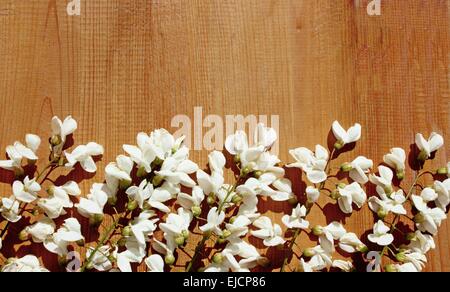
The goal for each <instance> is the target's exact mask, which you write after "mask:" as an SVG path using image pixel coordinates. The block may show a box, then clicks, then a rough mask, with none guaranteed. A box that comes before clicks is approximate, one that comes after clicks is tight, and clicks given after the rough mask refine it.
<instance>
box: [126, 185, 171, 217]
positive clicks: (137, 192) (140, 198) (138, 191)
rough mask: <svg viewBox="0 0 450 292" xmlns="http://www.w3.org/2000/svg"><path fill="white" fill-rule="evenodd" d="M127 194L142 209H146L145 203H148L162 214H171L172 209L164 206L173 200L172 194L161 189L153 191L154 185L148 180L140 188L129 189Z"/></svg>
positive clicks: (132, 187)
mask: <svg viewBox="0 0 450 292" xmlns="http://www.w3.org/2000/svg"><path fill="white" fill-rule="evenodd" d="M126 193H127V195H128V197H129V199H130V200H135V201H136V202H137V203H138V205H139V208H141V209H143V208H144V203H145V202H147V203H148V204H149V205H150V206H151V207H153V208H156V209H158V210H160V211H162V212H165V213H169V212H170V209H169V208H168V207H167V206H166V205H164V204H163V203H164V202H166V201H168V200H170V199H171V195H170V193H169V192H168V191H167V190H164V189H161V188H157V189H153V185H152V184H151V183H149V182H147V181H146V180H143V181H142V182H141V183H140V185H139V187H136V186H131V187H129V188H128V189H127V191H126Z"/></svg>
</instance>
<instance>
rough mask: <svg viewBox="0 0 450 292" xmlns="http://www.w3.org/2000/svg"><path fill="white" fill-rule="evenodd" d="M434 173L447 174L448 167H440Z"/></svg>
mask: <svg viewBox="0 0 450 292" xmlns="http://www.w3.org/2000/svg"><path fill="white" fill-rule="evenodd" d="M436 173H437V174H439V175H446V174H448V169H447V167H441V168H439V169H438V170H436Z"/></svg>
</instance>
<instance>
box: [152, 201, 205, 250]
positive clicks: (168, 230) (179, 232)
mask: <svg viewBox="0 0 450 292" xmlns="http://www.w3.org/2000/svg"><path fill="white" fill-rule="evenodd" d="M208 218H209V217H208ZM191 222H192V213H191V212H189V211H186V210H184V209H183V208H178V210H177V214H174V213H171V214H169V215H168V216H167V219H166V222H165V223H160V224H159V228H160V229H161V230H162V231H164V232H165V234H164V237H165V238H166V241H167V242H168V245H171V246H172V243H174V242H175V241H176V239H177V238H182V239H183V240H182V241H183V243H184V240H185V239H186V238H185V235H189V226H190V224H191Z"/></svg>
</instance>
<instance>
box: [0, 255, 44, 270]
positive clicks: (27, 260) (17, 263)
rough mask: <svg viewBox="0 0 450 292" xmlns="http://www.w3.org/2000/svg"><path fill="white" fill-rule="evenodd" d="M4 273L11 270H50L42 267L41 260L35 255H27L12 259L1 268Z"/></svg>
mask: <svg viewBox="0 0 450 292" xmlns="http://www.w3.org/2000/svg"><path fill="white" fill-rule="evenodd" d="M1 271H2V272H4V273H8V272H9V273H11V272H33V273H34V272H49V271H48V270H47V269H46V268H44V267H42V266H41V264H40V263H39V260H38V258H37V257H35V256H34V255H26V256H24V257H22V258H20V259H19V258H14V259H10V260H9V261H8V263H7V264H6V265H4V266H3V267H2V269H1Z"/></svg>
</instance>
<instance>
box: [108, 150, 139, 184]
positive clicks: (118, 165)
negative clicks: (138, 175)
mask: <svg viewBox="0 0 450 292" xmlns="http://www.w3.org/2000/svg"><path fill="white" fill-rule="evenodd" d="M132 170H133V161H132V160H131V158H129V157H127V156H125V155H119V156H117V158H116V162H111V163H109V164H108V165H107V166H106V168H105V174H106V175H105V176H106V182H107V184H108V186H110V187H111V188H112V189H117V188H118V187H119V185H120V183H121V182H124V184H130V183H131V176H130V174H131V171H132Z"/></svg>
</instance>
